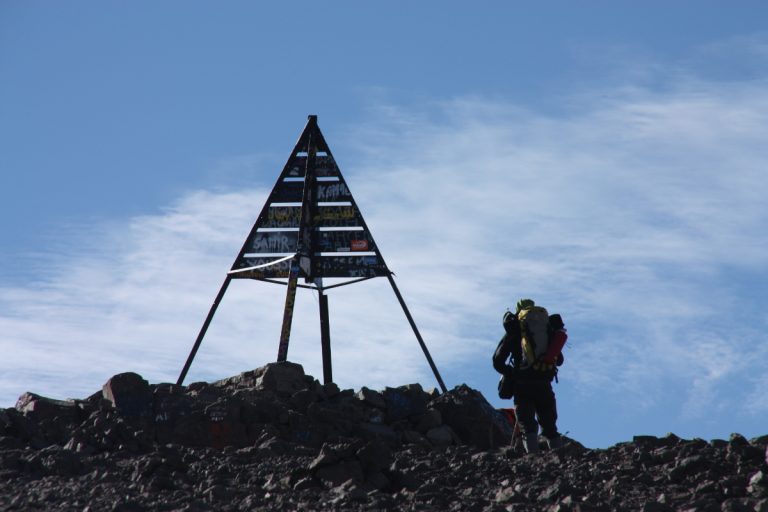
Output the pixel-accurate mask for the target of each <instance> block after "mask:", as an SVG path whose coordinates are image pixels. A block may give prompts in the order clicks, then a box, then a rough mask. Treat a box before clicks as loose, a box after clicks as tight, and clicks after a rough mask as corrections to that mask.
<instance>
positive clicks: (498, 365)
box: [493, 334, 511, 374]
mask: <svg viewBox="0 0 768 512" xmlns="http://www.w3.org/2000/svg"><path fill="white" fill-rule="evenodd" d="M509 354H510V347H509V343H508V335H506V334H505V335H504V336H502V338H501V341H499V345H498V346H497V347H496V350H495V351H494V352H493V369H494V370H496V371H497V372H499V373H502V374H505V373H507V372H508V371H509V370H510V368H511V367H510V366H509V365H508V364H507V359H509Z"/></svg>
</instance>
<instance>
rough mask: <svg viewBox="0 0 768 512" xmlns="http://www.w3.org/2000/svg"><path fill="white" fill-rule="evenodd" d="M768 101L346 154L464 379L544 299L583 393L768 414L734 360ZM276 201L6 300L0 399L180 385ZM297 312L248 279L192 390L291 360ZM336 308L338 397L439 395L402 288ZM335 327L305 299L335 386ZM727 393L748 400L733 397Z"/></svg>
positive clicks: (636, 105) (367, 292) (382, 133)
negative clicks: (286, 338)
mask: <svg viewBox="0 0 768 512" xmlns="http://www.w3.org/2000/svg"><path fill="white" fill-rule="evenodd" d="M766 90H768V89H766V88H765V84H764V83H744V84H733V83H731V84H716V83H709V84H707V83H702V82H698V83H696V82H695V81H684V82H683V83H682V85H681V86H680V87H678V88H676V89H673V90H668V91H665V92H654V91H651V90H640V89H637V88H634V89H628V88H627V89H617V90H613V91H601V94H600V95H599V96H598V95H593V96H579V97H574V98H572V99H571V100H570V101H572V102H574V103H573V105H571V106H572V107H573V108H572V109H571V112H570V113H569V114H567V115H564V116H561V117H547V116H545V115H541V114H539V113H536V112H531V111H526V110H524V109H521V108H519V107H516V106H514V105H509V104H505V103H504V102H501V101H489V100H484V99H482V98H464V99H457V100H455V101H453V102H450V103H445V104H438V105H432V106H428V107H425V108H424V110H423V111H421V112H416V113H413V112H403V111H401V110H399V109H397V108H396V107H392V106H387V107H383V108H382V109H380V110H378V111H376V112H375V113H374V114H372V115H371V119H369V120H368V121H366V122H364V123H361V125H359V126H355V127H353V128H351V129H350V131H349V134H348V136H347V137H345V138H343V140H341V141H335V140H329V143H330V145H331V147H332V148H333V149H334V154H335V155H336V157H337V158H338V159H339V161H340V165H341V169H342V172H343V173H345V175H346V177H347V181H348V182H349V184H350V188H351V189H352V192H353V193H354V194H355V197H356V199H357V202H358V203H359V204H360V206H361V208H362V210H363V214H364V216H365V217H366V220H367V222H368V224H369V226H370V227H371V229H372V231H373V234H374V236H375V237H376V240H377V242H378V245H379V246H380V247H381V249H382V252H383V254H384V257H385V259H386V260H387V262H388V263H389V266H390V267H391V268H392V269H393V270H394V271H395V272H396V273H397V275H398V277H397V280H398V283H399V285H400V287H401V289H402V292H403V294H404V296H405V298H406V301H407V302H408V305H409V306H410V307H411V310H412V312H413V314H414V317H415V319H416V322H417V324H418V325H419V327H420V328H421V329H422V334H423V335H424V338H425V340H426V341H427V344H428V346H429V347H430V350H431V351H432V353H433V356H434V359H435V361H436V363H437V364H438V367H439V368H440V369H441V371H443V377H445V378H446V380H447V381H448V382H447V383H448V384H449V386H450V385H453V384H456V383H458V382H461V381H463V380H464V377H465V375H466V374H467V373H470V369H469V368H470V367H471V368H472V370H471V371H476V370H475V369H476V368H482V369H483V371H486V370H487V372H488V378H489V382H492V381H493V376H492V374H491V372H492V370H491V369H490V366H489V363H488V360H489V357H490V353H491V351H492V350H493V347H494V345H495V342H496V341H497V337H498V336H497V334H498V332H499V326H498V323H499V320H500V317H501V313H502V312H503V310H504V308H505V307H507V306H512V305H513V304H514V302H515V301H516V300H517V298H519V297H520V296H533V297H535V298H537V299H538V300H539V301H540V302H541V303H543V304H545V305H547V306H549V307H550V308H551V309H554V310H557V311H560V312H562V313H563V314H564V316H565V318H566V322H567V323H568V327H569V330H570V334H571V342H570V344H571V348H570V349H569V351H568V352H567V356H568V359H569V361H568V367H567V368H566V369H565V370H564V371H565V372H567V373H568V375H569V379H570V382H572V383H573V385H574V386H575V387H577V388H578V389H579V390H580V393H581V394H582V396H584V397H587V396H589V397H590V399H591V400H595V399H596V398H597V399H598V400H602V401H603V403H605V407H612V408H614V409H615V410H616V411H626V410H627V408H628V407H629V405H628V404H630V403H631V404H632V408H633V409H638V408H639V409H640V410H650V409H652V408H653V407H654V406H656V405H658V404H659V403H660V402H661V401H662V400H668V399H669V397H668V395H669V393H670V390H673V389H674V390H676V391H675V393H678V394H679V397H677V398H676V399H675V400H676V402H675V407H676V410H674V411H672V415H673V416H677V417H680V418H689V417H692V418H695V417H698V416H701V415H702V414H705V410H706V406H707V404H709V403H715V404H716V403H724V402H726V401H731V402H733V401H735V402H737V403H739V404H740V405H738V406H737V407H740V408H742V409H744V410H746V408H749V411H748V412H749V413H750V414H752V415H762V416H763V417H765V415H766V414H768V407H766V402H765V400H751V401H749V405H748V406H747V405H741V404H743V403H745V402H746V398H747V397H750V396H752V397H754V396H762V394H761V393H760V392H759V387H758V386H760V385H763V384H764V382H762V383H761V382H760V381H759V379H757V380H754V379H753V380H750V379H748V378H745V377H744V376H745V375H750V374H752V375H753V374H754V373H755V372H763V371H764V367H763V366H762V364H763V363H762V362H761V361H764V360H765V357H762V358H761V359H759V360H758V359H755V358H747V359H742V358H740V357H739V354H741V353H744V352H748V351H749V350H750V348H751V347H755V346H757V345H759V344H760V343H761V342H762V341H761V339H760V335H759V333H760V332H761V331H764V329H765V327H766V325H765V324H766V321H765V318H764V317H762V318H761V317H759V316H755V315H754V312H755V311H764V310H765V309H766V306H767V305H768V304H766V299H767V298H766V297H765V295H764V293H763V292H761V291H759V290H754V289H751V288H750V287H749V286H748V285H738V284H734V283H733V280H732V277H731V276H732V275H733V273H734V272H737V273H740V274H745V275H750V274H755V275H757V274H760V273H762V272H764V262H765V261H767V260H768V240H767V238H766V234H765V232H764V226H765V224H766V220H768V203H767V202H766V201H765V200H764V198H763V197H762V196H763V194H764V191H763V188H764V187H762V183H763V181H764V179H763V173H764V169H766V168H768V166H767V165H766V164H768V155H766V153H765V151H764V141H765V140H766V138H768V137H767V136H768V133H766V132H768V128H766V127H768V93H766V92H765V91H766ZM339 148H341V150H340V149H339ZM263 172H264V173H266V174H274V175H275V177H276V176H277V174H278V173H279V169H271V170H270V169H264V170H263ZM265 197H266V191H265V190H245V191H239V192H230V193H212V192H205V191H199V192H195V193H192V194H188V195H186V196H185V197H183V198H181V199H180V200H179V201H178V202H177V203H176V204H174V205H172V206H171V207H170V208H168V209H167V210H166V211H164V212H162V213H160V214H157V215H147V216H143V217H137V218H133V219H130V220H128V221H126V222H119V221H116V222H114V223H112V224H110V225H109V226H105V227H103V229H101V228H99V229H95V230H90V231H89V232H86V233H83V234H79V235H74V236H73V240H72V246H71V248H70V251H71V252H70V254H69V256H67V257H64V258H63V259H62V260H56V261H54V266H53V267H52V268H51V269H49V273H48V274H46V277H45V279H42V280H41V281H40V282H39V283H37V284H35V285H34V286H31V287H28V288H25V289H19V288H5V289H2V290H0V305H2V309H1V310H2V311H4V313H3V314H2V316H0V332H3V333H5V335H4V337H3V338H2V341H0V348H1V349H2V351H3V354H4V357H3V360H2V362H0V371H1V373H2V376H1V377H0V400H1V401H2V402H3V403H5V404H8V403H10V402H11V401H12V400H13V399H14V398H15V396H17V395H18V394H19V393H20V392H22V391H24V390H26V389H30V390H33V391H38V392H41V393H43V394H50V395H59V396H65V395H70V396H71V395H83V393H84V392H85V391H86V390H87V391H89V392H90V391H95V390H96V389H97V388H98V386H100V385H101V383H103V381H104V380H106V378H108V377H109V376H110V375H112V374H113V373H117V372H120V371H127V370H134V371H138V372H140V373H142V374H143V375H145V377H147V378H149V379H150V380H151V381H159V380H175V378H176V375H177V372H178V370H179V369H180V367H181V364H182V363H183V361H184V358H185V357H186V355H187V352H188V350H189V348H190V346H191V343H192V341H193V340H194V337H195V335H196V334H197V330H198V329H199V326H200V324H201V323H202V320H203V318H204V316H205V313H206V312H207V309H208V307H209V305H210V302H211V300H212V299H213V297H214V295H215V293H216V291H217V289H218V288H217V287H218V286H219V284H220V282H221V280H222V279H223V277H224V273H225V271H226V270H227V269H228V268H229V266H230V264H231V261H232V259H233V258H234V256H235V255H236V253H237V250H238V249H239V247H240V245H241V243H242V240H243V238H244V237H245V235H246V234H247V232H248V230H249V229H250V224H251V223H252V222H253V219H254V218H255V216H256V215H257V214H258V211H259V210H260V207H261V204H262V203H263V201H264V198H265ZM77 244H83V246H84V247H87V250H85V249H84V250H79V249H78V247H77ZM283 300H284V289H283V288H282V287H278V286H273V285H268V284H264V283H254V282H235V283H234V284H233V285H232V286H231V287H230V291H229V292H228V294H227V296H226V298H225V300H224V303H223V304H222V307H221V309H220V312H219V313H218V315H217V317H216V319H215V320H214V322H213V324H212V327H211V330H210V331H209V334H208V336H207V338H206V340H205V342H204V343H203V348H202V349H201V352H200V354H199V355H198V358H197V359H196V361H195V364H194V365H193V367H192V372H191V374H190V377H188V382H189V381H191V380H194V379H202V378H205V379H214V378H220V377H225V376H228V375H230V374H234V373H237V372H239V371H243V370H245V369H248V368H251V367H255V366H259V365H261V364H264V363H266V362H268V361H272V360H274V357H275V354H276V350H277V337H278V331H279V322H280V319H281V310H282V301H283ZM745 304H746V305H748V306H749V307H745ZM330 305H331V325H332V331H333V343H334V347H333V355H334V363H335V366H334V375H335V376H336V380H337V381H338V382H339V383H340V384H342V385H344V386H349V387H359V386H362V385H369V386H374V387H376V386H383V385H397V384H402V383H406V382H412V381H416V380H419V381H421V382H422V383H424V384H425V385H428V386H432V385H434V379H433V378H432V376H431V374H430V371H429V368H428V367H427V365H426V362H425V361H424V358H423V356H422V355H421V353H420V350H419V348H418V345H417V343H416V341H415V339H414V337H413V334H412V332H411V331H410V328H409V327H408V325H407V323H406V321H405V318H404V316H403V314H402V311H401V310H400V309H399V306H398V304H397V302H396V300H395V297H394V295H393V294H392V292H391V290H390V289H389V287H388V284H387V282H386V280H382V279H379V280H373V281H369V282H366V283H362V284H359V285H354V286H350V287H347V288H343V289H340V290H338V291H334V292H332V293H331V295H330ZM721 319H722V320H721ZM755 321H757V325H754V322H755ZM750 322H752V323H753V325H752V327H753V328H752V329H744V328H738V329H734V328H733V327H734V326H744V325H748V324H749V323H750ZM318 332H319V327H318V321H317V305H316V302H315V300H314V299H313V297H312V295H311V294H310V293H309V292H304V293H301V292H300V293H299V301H298V304H297V311H296V317H295V320H294V335H293V338H292V342H291V349H290V351H289V359H292V360H297V361H299V362H301V363H303V364H304V365H305V368H306V370H307V371H308V372H309V373H312V374H314V375H315V376H316V377H318V378H321V375H322V370H321V364H320V361H319V359H320V355H319V342H318ZM447 376H450V378H448V377H447ZM190 379H191V380H190ZM734 379H735V380H738V381H739V382H740V383H742V384H743V388H742V389H741V391H740V393H741V395H740V396H738V397H733V396H732V395H731V394H730V393H732V390H733V386H728V389H729V391H728V393H725V392H721V384H722V383H724V382H728V381H732V380H734ZM491 389H492V388H491V386H489V387H488V389H487V390H485V391H486V392H488V391H490V390H491ZM628 435H631V434H628Z"/></svg>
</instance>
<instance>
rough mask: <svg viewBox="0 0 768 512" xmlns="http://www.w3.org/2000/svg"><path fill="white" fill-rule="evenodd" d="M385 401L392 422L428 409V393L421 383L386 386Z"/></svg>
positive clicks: (388, 417) (422, 412)
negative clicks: (393, 386)
mask: <svg viewBox="0 0 768 512" xmlns="http://www.w3.org/2000/svg"><path fill="white" fill-rule="evenodd" d="M384 402H385V404H386V406H387V419H388V420H389V422H391V423H392V422H396V421H400V420H404V419H408V418H410V417H412V416H418V415H420V414H424V412H425V411H426V410H427V394H426V393H424V389H422V387H421V385H420V384H408V385H406V386H400V387H397V388H385V389H384Z"/></svg>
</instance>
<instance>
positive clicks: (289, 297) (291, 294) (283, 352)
mask: <svg viewBox="0 0 768 512" xmlns="http://www.w3.org/2000/svg"><path fill="white" fill-rule="evenodd" d="M298 260H299V256H298V255H296V256H294V257H293V260H291V273H290V276H289V277H288V291H286V293H285V309H284V310H283V327H282V329H280V345H279V346H278V347H277V361H278V362H283V361H286V360H287V359H288V340H289V339H290V337H291V322H292V321H293V306H294V303H295V302H296V285H297V284H298V281H299V261H298Z"/></svg>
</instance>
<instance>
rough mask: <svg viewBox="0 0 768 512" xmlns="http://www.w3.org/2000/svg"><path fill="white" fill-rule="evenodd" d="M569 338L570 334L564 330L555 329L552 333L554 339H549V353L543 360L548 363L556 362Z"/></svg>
mask: <svg viewBox="0 0 768 512" xmlns="http://www.w3.org/2000/svg"><path fill="white" fill-rule="evenodd" d="M566 340H568V334H566V332H565V331H564V330H560V331H555V333H554V334H553V335H552V339H550V340H549V348H548V349H547V353H546V354H544V356H543V357H542V358H541V360H542V361H543V362H545V363H547V364H555V363H556V362H557V356H558V355H560V352H561V351H562V350H563V347H564V346H565V342H566Z"/></svg>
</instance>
